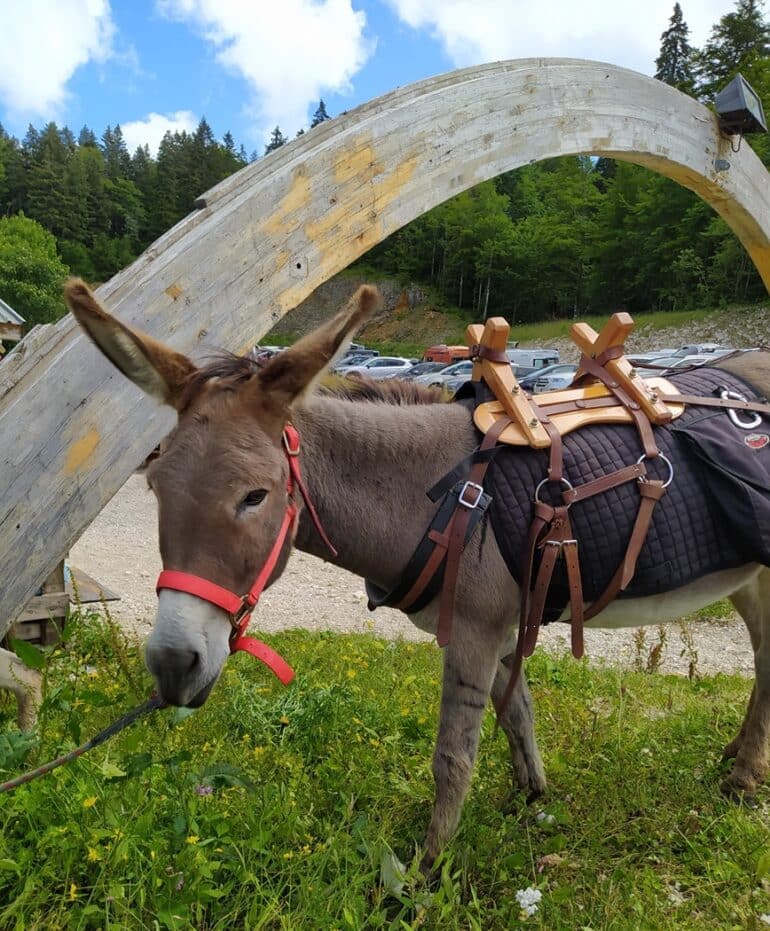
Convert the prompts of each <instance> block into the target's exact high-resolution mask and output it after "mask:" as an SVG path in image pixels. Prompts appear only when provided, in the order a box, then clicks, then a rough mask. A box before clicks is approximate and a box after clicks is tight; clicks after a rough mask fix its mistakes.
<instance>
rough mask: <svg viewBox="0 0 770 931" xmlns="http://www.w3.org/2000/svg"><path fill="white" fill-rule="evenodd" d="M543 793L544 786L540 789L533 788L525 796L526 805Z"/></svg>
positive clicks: (540, 796)
mask: <svg viewBox="0 0 770 931" xmlns="http://www.w3.org/2000/svg"><path fill="white" fill-rule="evenodd" d="M544 795H545V786H544V787H543V788H542V789H533V790H532V791H531V792H530V793H529V795H528V796H527V805H531V804H532V803H533V802H536V801H537V800H538V799H539V798H542V796H544Z"/></svg>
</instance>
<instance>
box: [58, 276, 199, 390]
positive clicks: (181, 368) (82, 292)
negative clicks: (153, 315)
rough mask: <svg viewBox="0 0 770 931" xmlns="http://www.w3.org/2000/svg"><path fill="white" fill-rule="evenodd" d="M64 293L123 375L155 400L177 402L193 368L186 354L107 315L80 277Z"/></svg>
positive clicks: (72, 307)
mask: <svg viewBox="0 0 770 931" xmlns="http://www.w3.org/2000/svg"><path fill="white" fill-rule="evenodd" d="M64 296H65V298H66V300H67V304H68V305H69V308H70V310H71V311H72V313H73V314H74V315H75V317H76V318H77V321H78V323H79V324H80V325H81V326H82V327H83V329H84V330H85V331H86V333H87V334H88V335H89V336H90V337H91V339H92V340H93V341H94V342H95V343H96V345H97V346H98V348H99V349H101V351H102V352H103V353H104V355H105V356H107V358H108V359H109V360H110V362H112V364H113V365H114V366H115V367H116V368H118V369H120V371H121V372H122V373H123V374H124V375H125V376H126V378H130V379H131V381H132V382H134V384H135V385H138V386H139V387H140V388H141V389H142V390H143V391H145V392H147V394H149V395H151V396H152V397H153V398H156V399H157V400H158V401H161V402H163V403H164V404H170V405H171V406H172V407H178V406H179V403H180V399H181V396H182V389H183V387H184V384H185V382H186V380H187V378H188V377H189V376H190V375H192V373H193V372H194V371H195V366H194V365H193V363H192V362H191V361H190V360H189V359H188V358H187V356H184V355H182V354H181V353H179V352H174V350H173V349H169V348H168V347H167V346H164V345H163V343H159V342H158V341H157V340H155V339H153V338H152V337H151V336H147V335H146V334H144V333H138V332H136V331H135V330H131V329H129V327H127V326H126V325H125V324H123V323H121V322H120V321H119V320H116V319H115V317H112V316H110V314H108V313H107V311H106V310H105V309H104V308H103V307H102V306H101V304H100V303H99V301H97V300H96V298H95V297H94V295H93V294H92V293H91V291H90V290H89V288H88V286H87V285H86V284H85V283H84V282H83V281H81V280H80V279H79V278H70V280H69V281H68V282H67V284H66V285H65V287H64Z"/></svg>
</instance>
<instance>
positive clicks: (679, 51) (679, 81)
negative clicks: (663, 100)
mask: <svg viewBox="0 0 770 931" xmlns="http://www.w3.org/2000/svg"><path fill="white" fill-rule="evenodd" d="M689 34H690V29H689V27H688V26H687V23H686V22H685V21H684V17H683V15H682V8H681V6H679V4H678V3H675V4H674V12H673V13H672V14H671V19H670V20H669V24H668V29H666V31H665V32H664V33H663V34H662V35H661V37H660V55H659V56H658V58H657V59H656V60H655V77H656V78H657V79H658V80H659V81H663V82H665V83H666V84H670V85H671V86H672V87H676V88H677V89H678V90H680V91H684V92H685V93H687V94H691V93H692V92H693V89H694V85H695V79H694V76H693V67H692V59H693V48H692V46H691V45H690V43H689V41H688V36H689Z"/></svg>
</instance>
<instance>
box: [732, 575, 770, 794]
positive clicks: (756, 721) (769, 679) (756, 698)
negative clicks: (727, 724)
mask: <svg viewBox="0 0 770 931" xmlns="http://www.w3.org/2000/svg"><path fill="white" fill-rule="evenodd" d="M730 600H731V601H732V603H733V604H734V605H735V607H736V609H737V611H738V613H739V614H740V615H741V617H742V618H743V620H744V621H745V623H746V626H747V627H748V629H749V634H750V636H751V645H752V647H753V648H754V670H755V674H756V679H755V682H754V688H753V690H752V692H751V698H750V699H749V705H748V708H747V710H746V717H745V718H744V721H743V724H742V725H741V729H740V733H739V734H738V736H737V737H736V738H735V740H733V741H732V742H731V743H730V744H728V746H727V747H725V751H724V756H725V757H728V756H734V757H735V763H734V764H733V769H732V772H731V773H730V775H729V776H728V777H727V778H726V779H725V780H724V782H723V783H722V789H723V791H725V792H727V793H728V794H730V795H741V796H744V797H749V798H750V797H752V796H753V795H754V794H755V793H756V791H757V788H758V786H759V785H760V783H762V782H763V781H764V779H765V777H766V776H767V772H768V759H767V749H768V738H769V737H770V569H763V570H762V571H761V572H760V573H759V575H757V576H755V577H754V578H753V579H752V581H751V582H749V583H748V584H747V585H745V586H744V587H743V588H741V589H739V590H738V591H737V592H735V593H734V594H733V595H732V596H731V598H730Z"/></svg>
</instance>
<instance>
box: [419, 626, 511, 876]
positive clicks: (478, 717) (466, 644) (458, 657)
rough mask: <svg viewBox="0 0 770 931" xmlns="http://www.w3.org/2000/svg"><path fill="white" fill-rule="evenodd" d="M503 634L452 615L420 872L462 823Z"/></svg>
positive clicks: (428, 867) (431, 864)
mask: <svg viewBox="0 0 770 931" xmlns="http://www.w3.org/2000/svg"><path fill="white" fill-rule="evenodd" d="M468 627H471V629H470V630H469V629H468ZM474 634H475V636H474ZM502 636H503V635H502V631H500V632H499V633H498V632H497V631H495V630H493V629H485V630H483V631H479V630H478V628H476V629H475V630H474V628H473V627H472V626H471V625H468V626H466V625H463V624H462V623H461V620H460V618H457V617H455V623H454V629H453V632H452V639H451V641H450V643H449V644H448V645H447V646H446V648H445V649H444V676H443V683H442V689H441V716H440V720H439V728H438V738H437V740H436V749H435V752H434V754H433V778H434V780H435V783H436V801H435V803H434V806H433V814H432V816H431V820H430V825H429V827H428V834H427V837H426V839H425V854H424V856H423V859H422V864H421V866H422V870H423V872H428V871H430V869H431V867H432V866H433V863H434V861H435V859H436V857H437V856H438V855H439V853H440V852H441V850H442V848H443V847H444V844H446V842H447V841H448V840H449V838H450V837H451V836H452V834H453V833H454V831H455V828H456V827H457V823H458V821H459V820H460V813H461V811H462V806H463V802H464V800H465V795H466V793H467V791H468V786H469V785H470V781H471V774H472V772H473V765H474V763H475V761H476V752H477V750H478V745H479V732H480V731H481V721H482V718H483V716H484V710H485V708H486V706H487V702H488V700H489V695H490V692H491V689H492V681H493V679H494V677H495V672H496V669H497V657H498V655H499V647H500V645H501V641H502Z"/></svg>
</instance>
